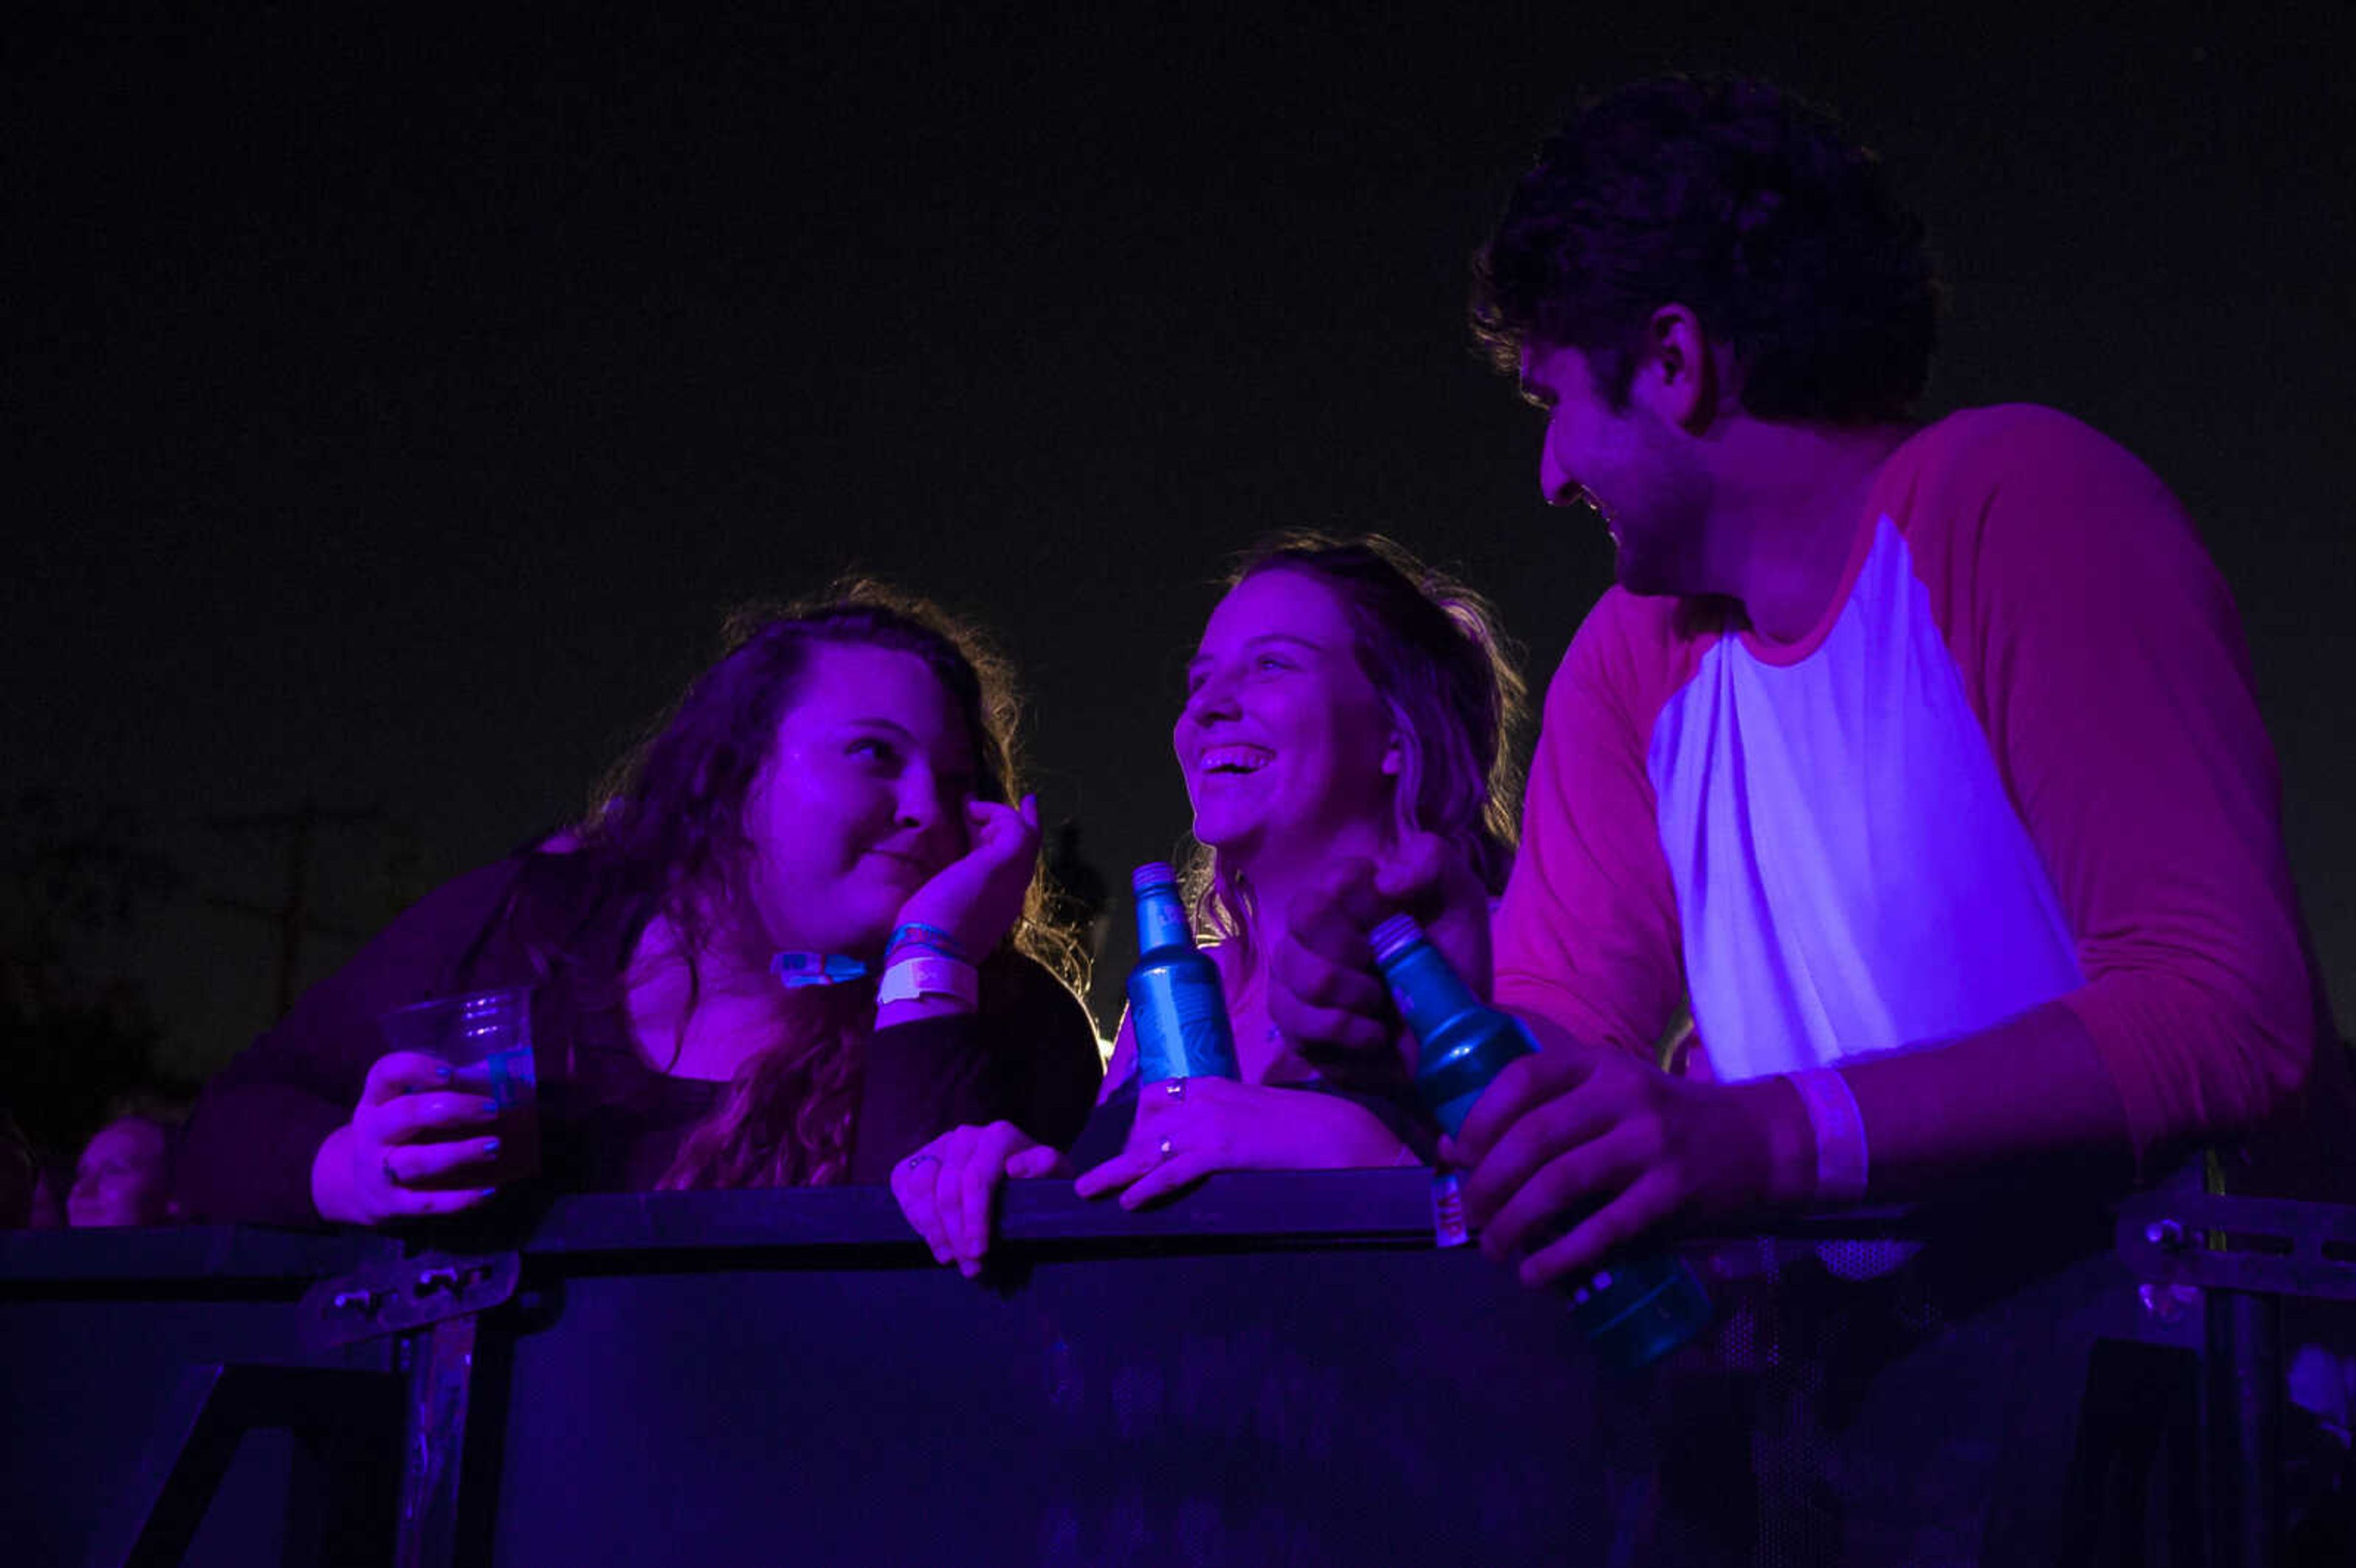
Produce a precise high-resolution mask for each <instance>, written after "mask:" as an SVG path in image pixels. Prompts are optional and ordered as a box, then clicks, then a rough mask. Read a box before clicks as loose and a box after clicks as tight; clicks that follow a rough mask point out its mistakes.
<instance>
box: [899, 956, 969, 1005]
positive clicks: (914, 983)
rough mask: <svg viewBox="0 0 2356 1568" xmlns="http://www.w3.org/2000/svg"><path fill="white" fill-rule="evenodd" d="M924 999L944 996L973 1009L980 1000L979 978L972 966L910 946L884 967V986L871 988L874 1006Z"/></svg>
mask: <svg viewBox="0 0 2356 1568" xmlns="http://www.w3.org/2000/svg"><path fill="white" fill-rule="evenodd" d="M924 997H948V998H949V999H950V1000H952V1001H957V1002H962V1003H964V1004H965V1005H966V1007H968V1008H973V1007H974V1006H976V1005H977V1004H979V1003H980V1000H981V976H980V975H979V974H978V973H977V972H976V971H975V969H974V966H973V965H970V964H967V963H964V962H962V961H960V960H958V959H955V958H948V957H944V956H943V955H940V954H938V953H935V952H934V951H932V950H931V949H930V948H926V947H912V948H908V949H906V950H905V951H903V952H901V953H898V954H895V955H893V958H892V962H891V963H889V964H887V965H884V967H883V984H882V985H880V986H878V987H876V988H875V1005H876V1006H877V1007H879V1008H880V1007H883V1006H884V1005H886V1004H887V1003H891V1002H914V1001H918V1000H921V999H922V998H924Z"/></svg>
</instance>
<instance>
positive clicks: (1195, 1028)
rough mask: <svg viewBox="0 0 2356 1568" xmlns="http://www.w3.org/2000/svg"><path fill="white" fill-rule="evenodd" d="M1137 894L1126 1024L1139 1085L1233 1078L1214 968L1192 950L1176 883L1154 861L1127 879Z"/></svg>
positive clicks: (1230, 1034)
mask: <svg viewBox="0 0 2356 1568" xmlns="http://www.w3.org/2000/svg"><path fill="white" fill-rule="evenodd" d="M1130 884H1131V885H1132V886H1133V887H1134V888H1135V889H1136V890H1137V966H1136V967H1135V968H1133V969H1131V970H1130V972H1129V1018H1130V1026H1131V1028H1133V1029H1135V1030H1136V1033H1137V1078H1138V1082H1139V1083H1161V1082H1162V1080H1163V1079H1165V1078H1233V1077H1236V1076H1237V1072H1236V1036H1235V1029H1234V1026H1233V1025H1231V1024H1230V1023H1229V1022H1228V1021H1227V997H1226V991H1225V990H1224V989H1222V988H1221V987H1220V985H1219V970H1218V966H1217V965H1215V964H1213V963H1212V962H1211V961H1210V960H1209V959H1208V958H1205V957H1204V956H1203V955H1202V954H1201V953H1199V952H1197V951H1195V948H1194V931H1193V929H1192V928H1191V927H1189V926H1188V925H1187V923H1186V906H1185V904H1184V903H1183V901H1181V900H1180V899H1179V897H1178V878H1177V875H1176V873H1174V872H1173V871H1172V870H1171V869H1170V868H1169V867H1168V866H1166V865H1164V864H1162V862H1161V861H1159V860H1156V861H1152V862H1150V863H1148V864H1146V865H1142V866H1140V867H1139V868H1138V869H1137V871H1136V874H1135V875H1134V876H1133V877H1132V878H1131V879H1130Z"/></svg>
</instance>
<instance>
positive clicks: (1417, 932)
mask: <svg viewBox="0 0 2356 1568" xmlns="http://www.w3.org/2000/svg"><path fill="white" fill-rule="evenodd" d="M1366 940H1367V941H1368V942H1371V943H1372V944H1374V948H1375V962H1376V963H1377V964H1380V963H1382V962H1383V961H1384V960H1385V959H1387V958H1394V957H1397V956H1398V955H1399V954H1401V953H1404V952H1406V951H1407V950H1408V948H1410V947H1412V946H1414V945H1415V944H1417V943H1419V942H1421V941H1422V940H1423V927H1421V926H1419V925H1418V924H1417V923H1415V916H1413V915H1411V914H1395V915H1393V916H1391V917H1390V918H1389V919H1388V920H1387V921H1384V922H1383V923H1381V924H1380V925H1377V926H1376V927H1375V929H1374V931H1373V932H1372V933H1369V934H1368V936H1367V938H1366Z"/></svg>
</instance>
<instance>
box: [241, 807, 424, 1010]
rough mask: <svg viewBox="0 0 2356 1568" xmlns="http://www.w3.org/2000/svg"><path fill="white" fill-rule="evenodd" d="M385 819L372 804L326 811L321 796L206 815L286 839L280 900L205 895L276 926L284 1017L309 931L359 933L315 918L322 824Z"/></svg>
mask: <svg viewBox="0 0 2356 1568" xmlns="http://www.w3.org/2000/svg"><path fill="white" fill-rule="evenodd" d="M384 819H385V815H384V813H383V812H381V811H380V810H377V809H376V808H374V807H368V808H365V809H360V810H352V811H328V810H325V809H323V808H322V807H321V806H320V805H319V803H318V802H317V801H316V800H311V799H307V798H306V799H305V800H304V801H303V803H302V804H301V805H297V806H295V808H294V809H293V810H292V811H259V812H251V813H247V814H245V815H243V816H209V817H207V818H206V819H205V826H207V827H211V828H213V829H215V830H217V831H219V832H221V833H227V834H232V835H239V836H244V835H253V834H259V835H265V836H267V837H275V838H283V839H284V841H285V845H286V886H285V893H284V897H283V898H281V899H280V901H278V902H276V903H274V904H265V903H255V902H252V901H250V900H243V899H228V898H221V897H219V896H215V897H214V898H211V899H209V900H208V902H209V903H210V904H212V905H213V906H214V907H215V908H217V909H225V910H228V911H230V912H232V913H236V914H242V915H250V916H252V917H253V918H255V919H258V920H263V921H267V922H269V923H271V924H273V925H274V926H276V927H277V928H278V988H277V1011H276V1012H275V1013H274V1014H273V1017H274V1018H282V1019H283V1018H284V1017H285V1016H286V1010H287V1009H288V1008H291V1007H293V1006H294V1005H295V976H297V975H299V974H300V973H302V963H303V938H304V936H305V933H308V934H311V935H315V936H339V937H350V936H352V935H354V934H355V933H353V932H351V931H348V930H347V929H345V928H344V927H341V926H337V925H329V924H327V923H324V922H321V921H316V920H314V919H312V918H311V857H312V853H313V851H314V849H315V848H316V843H317V838H318V832H319V829H320V828H322V827H372V826H374V825H376V824H378V823H380V822H382V821H383V820H384Z"/></svg>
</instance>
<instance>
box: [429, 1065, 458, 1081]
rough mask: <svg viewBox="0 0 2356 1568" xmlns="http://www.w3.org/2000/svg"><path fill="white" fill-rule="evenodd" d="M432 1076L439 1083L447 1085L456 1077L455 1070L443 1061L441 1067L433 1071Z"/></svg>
mask: <svg viewBox="0 0 2356 1568" xmlns="http://www.w3.org/2000/svg"><path fill="white" fill-rule="evenodd" d="M455 1076H456V1069H455V1068H453V1067H452V1066H451V1065H450V1064H449V1063H448V1062H446V1061H445V1062H444V1063H443V1064H442V1065H441V1066H439V1067H437V1068H435V1069H434V1077H435V1078H437V1079H439V1080H440V1081H441V1082H443V1083H448V1082H450V1080H451V1079H452V1078H454V1077H455Z"/></svg>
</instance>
